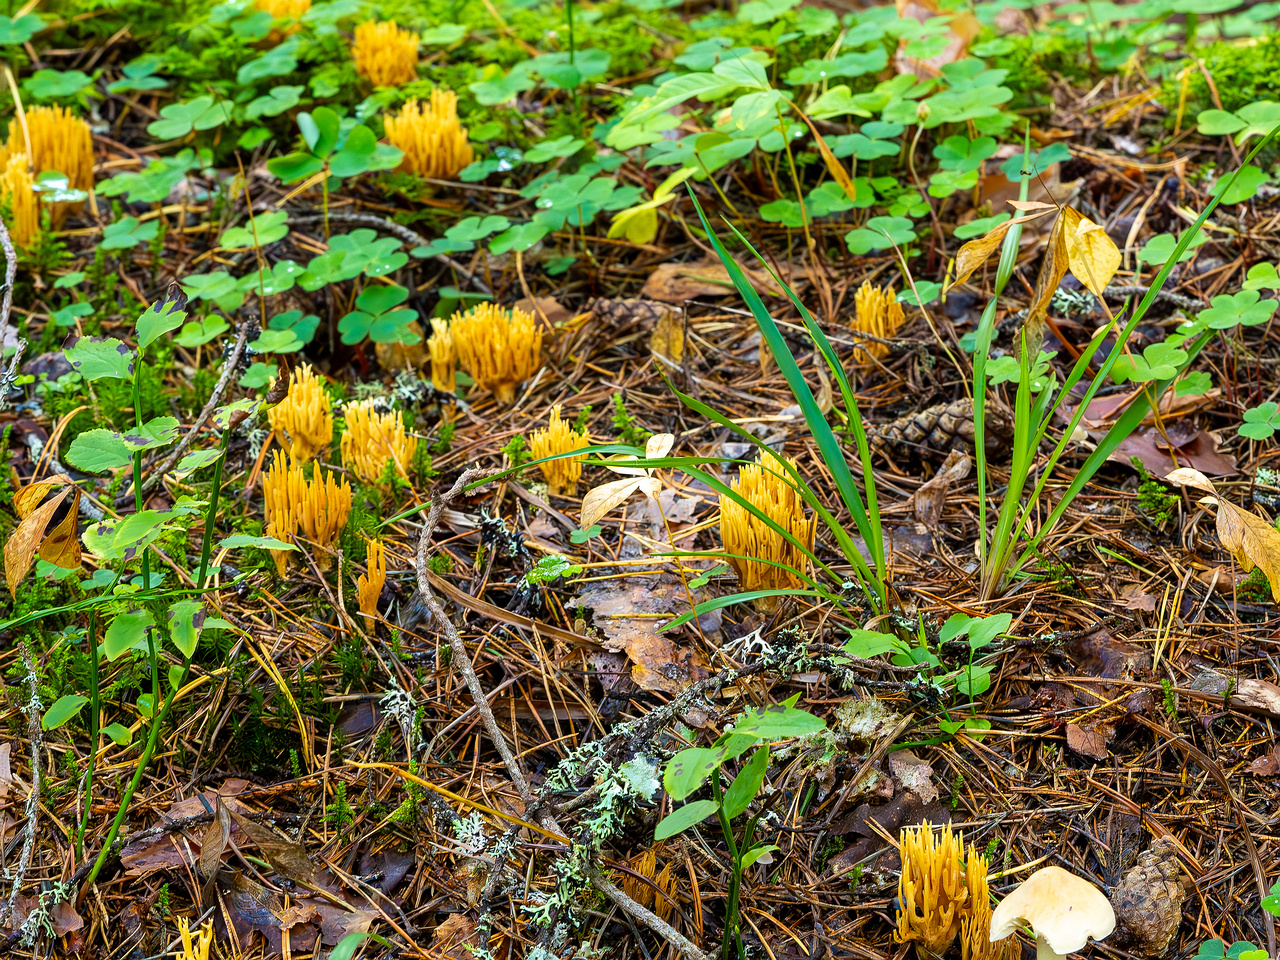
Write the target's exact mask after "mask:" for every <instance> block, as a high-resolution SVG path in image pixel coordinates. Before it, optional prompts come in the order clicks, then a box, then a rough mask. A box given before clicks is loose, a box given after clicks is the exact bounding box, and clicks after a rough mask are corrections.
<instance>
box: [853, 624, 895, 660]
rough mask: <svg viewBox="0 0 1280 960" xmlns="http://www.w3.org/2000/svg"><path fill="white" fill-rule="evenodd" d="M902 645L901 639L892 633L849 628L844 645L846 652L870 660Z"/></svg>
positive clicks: (891, 651)
mask: <svg viewBox="0 0 1280 960" xmlns="http://www.w3.org/2000/svg"><path fill="white" fill-rule="evenodd" d="M901 647H902V641H901V640H899V639H898V638H897V637H895V636H893V635H892V634H888V633H880V632H879V631H877V630H850V631H849V640H848V642H847V643H845V645H844V650H845V652H846V653H848V654H850V655H851V656H855V657H862V658H863V659H864V660H870V659H871V658H872V657H879V656H881V655H883V654H886V653H893V652H894V651H895V650H898V649H900V648H901Z"/></svg>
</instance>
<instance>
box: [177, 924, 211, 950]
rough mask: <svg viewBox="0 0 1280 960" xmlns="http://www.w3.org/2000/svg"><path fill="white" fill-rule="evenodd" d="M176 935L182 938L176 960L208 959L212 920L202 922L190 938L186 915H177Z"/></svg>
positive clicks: (189, 927)
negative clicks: (194, 935)
mask: <svg viewBox="0 0 1280 960" xmlns="http://www.w3.org/2000/svg"><path fill="white" fill-rule="evenodd" d="M178 936H179V937H181V938H182V953H180V954H178V960H209V948H210V947H211V946H213V921H212V920H210V921H208V922H207V923H205V924H203V925H202V926H201V927H200V929H199V930H198V931H197V932H196V937H195V940H194V941H193V940H192V939H191V924H190V922H189V921H188V920H187V918H186V917H178Z"/></svg>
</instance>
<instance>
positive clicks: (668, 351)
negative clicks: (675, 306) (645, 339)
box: [649, 310, 684, 367]
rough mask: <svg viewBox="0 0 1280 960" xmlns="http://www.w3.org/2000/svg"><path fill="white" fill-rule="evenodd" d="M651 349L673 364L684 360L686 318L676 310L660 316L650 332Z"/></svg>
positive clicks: (675, 364)
mask: <svg viewBox="0 0 1280 960" xmlns="http://www.w3.org/2000/svg"><path fill="white" fill-rule="evenodd" d="M649 351H650V352H651V353H653V354H654V355H655V356H658V357H661V358H662V359H663V360H666V361H667V362H668V363H670V364H671V365H672V366H677V367H678V366H680V363H681V362H682V361H683V360H684V318H683V316H681V315H680V314H678V313H676V311H674V310H668V311H666V312H665V313H664V314H663V315H662V316H660V317H659V318H658V322H657V323H655V324H654V325H653V330H652V331H651V332H650V333H649Z"/></svg>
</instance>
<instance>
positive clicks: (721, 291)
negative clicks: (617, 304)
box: [640, 260, 787, 304]
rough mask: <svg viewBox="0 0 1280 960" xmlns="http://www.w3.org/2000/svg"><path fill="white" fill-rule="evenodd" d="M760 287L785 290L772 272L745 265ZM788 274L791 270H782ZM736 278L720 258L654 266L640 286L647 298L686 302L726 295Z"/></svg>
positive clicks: (772, 293) (767, 290) (764, 290)
mask: <svg viewBox="0 0 1280 960" xmlns="http://www.w3.org/2000/svg"><path fill="white" fill-rule="evenodd" d="M743 273H745V274H746V275H747V279H748V280H750V281H751V285H752V286H753V287H755V288H756V290H757V291H758V292H760V293H763V294H768V295H769V296H774V297H777V296H781V295H782V291H781V290H779V289H778V285H777V284H776V283H775V282H774V280H773V278H772V277H770V276H769V275H768V274H766V273H763V272H762V271H758V270H747V269H745V268H744V269H743ZM782 273H783V275H784V276H786V273H787V271H786V270H785V269H784V270H783V271H782ZM733 291H734V287H733V281H732V280H730V279H729V271H728V270H727V269H725V265H724V264H723V263H721V262H720V261H719V260H702V261H700V262H698V263H663V264H660V265H659V266H657V267H655V268H654V271H653V273H651V274H649V279H648V280H646V281H645V284H644V286H643V287H642V288H641V290H640V296H641V298H643V299H646V300H662V301H664V302H666V303H677V304H683V303H684V301H686V300H692V299H695V298H697V297H724V296H729V295H731V294H732V293H733Z"/></svg>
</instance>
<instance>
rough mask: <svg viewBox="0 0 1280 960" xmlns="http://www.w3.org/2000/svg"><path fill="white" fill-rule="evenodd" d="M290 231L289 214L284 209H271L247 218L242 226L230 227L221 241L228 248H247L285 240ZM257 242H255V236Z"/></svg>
mask: <svg viewBox="0 0 1280 960" xmlns="http://www.w3.org/2000/svg"><path fill="white" fill-rule="evenodd" d="M288 233H289V214H288V213H287V212H286V211H284V210H270V211H268V212H266V213H259V214H256V215H255V216H254V217H253V219H252V220H251V221H250V220H246V221H245V223H244V224H243V225H242V226H239V227H230V228H229V229H227V230H226V231H224V232H223V234H222V239H221V241H219V242H220V243H221V244H222V246H223V247H225V248H226V249H228V250H247V249H249V248H251V247H265V246H267V244H270V243H275V242H276V241H277V240H283V239H284V238H285V236H287V235H288ZM255 234H256V236H257V242H256V243H255V242H254V236H255Z"/></svg>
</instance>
